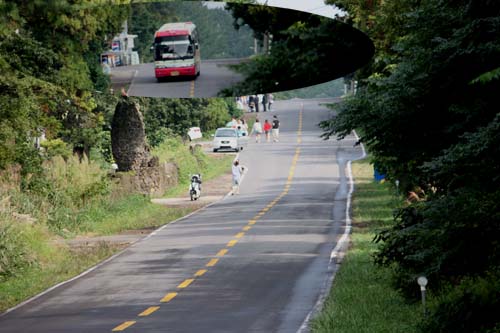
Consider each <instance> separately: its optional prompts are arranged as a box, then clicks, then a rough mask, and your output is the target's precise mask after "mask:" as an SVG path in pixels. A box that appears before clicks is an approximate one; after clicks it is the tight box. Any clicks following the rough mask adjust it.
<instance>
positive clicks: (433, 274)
mask: <svg viewBox="0 0 500 333" xmlns="http://www.w3.org/2000/svg"><path fill="white" fill-rule="evenodd" d="M331 2H333V3H336V4H339V5H341V6H342V7H343V8H345V9H346V10H347V11H348V12H349V14H350V20H351V21H352V22H353V23H354V24H357V25H358V26H359V27H360V28H363V29H364V30H365V31H367V33H368V34H369V35H370V36H371V37H372V38H373V39H374V41H375V45H376V46H377V54H376V57H375V58H374V61H373V62H372V63H371V64H370V66H368V67H367V68H364V69H363V70H362V71H360V72H359V73H358V74H357V77H358V79H359V80H360V85H361V88H360V89H359V92H358V94H357V95H356V96H354V97H353V98H352V99H350V100H349V101H347V102H346V103H344V104H342V105H340V106H339V107H338V109H337V111H338V116H337V117H335V118H334V119H332V120H330V121H327V122H324V123H323V124H322V125H323V127H324V128H325V130H326V135H327V136H330V135H337V136H338V137H340V138H342V137H344V136H345V135H347V134H348V133H350V132H351V131H352V130H353V129H360V130H361V131H360V132H361V133H362V136H361V141H362V142H363V143H365V144H366V145H367V147H368V148H369V150H370V152H371V153H372V157H373V160H374V162H375V163H376V164H377V166H378V168H379V169H381V170H383V171H384V172H386V174H387V176H388V178H389V179H391V180H399V181H400V184H401V185H400V186H401V188H402V189H403V190H404V191H405V192H406V191H413V193H412V196H413V201H412V202H410V203H408V205H407V206H405V207H401V208H400V209H398V211H397V213H396V215H395V224H394V226H393V227H392V228H390V229H387V230H385V231H382V232H381V233H380V234H379V235H378V237H377V239H376V240H377V241H378V242H380V244H381V247H380V250H379V252H378V254H377V256H376V261H377V262H378V263H379V264H383V265H387V266H390V267H393V268H394V277H395V283H396V286H397V287H398V288H399V289H400V290H401V291H402V292H403V293H405V294H406V295H408V296H410V295H414V296H416V295H418V292H419V291H418V288H417V286H416V283H415V279H416V277H417V276H419V275H421V274H423V275H426V276H427V277H428V279H429V281H430V282H429V286H428V287H429V288H430V290H431V291H432V292H433V293H434V295H437V296H439V298H438V299H437V301H436V305H435V307H434V308H433V311H432V314H431V318H430V320H429V322H428V323H427V324H426V326H425V328H424V331H426V332H444V331H446V332H450V331H453V332H479V331H485V330H488V329H490V330H494V327H496V328H498V316H496V315H494V314H495V313H499V312H500V306H499V303H498V297H497V296H493V295H497V294H498V289H497V288H498V283H497V282H495V281H497V280H498V278H499V277H500V275H499V267H500V243H499V241H498V240H499V239H500V215H499V213H498V212H499V211H500V209H499V199H500V190H499V189H500V177H499V175H500V172H499V171H500V167H499V165H498V161H499V160H500V148H499V147H500V146H499V144H500V132H499V129H500V123H499V121H500V115H499V112H498V91H499V89H500V81H499V80H498V68H499V67H500V60H499V59H500V33H499V32H500V3H498V2H494V1H486V0H483V1H469V0H460V1H453V2H450V1H441V0H434V1H431V0H427V1H412V0H405V1H370V2H366V1H331ZM417 196H418V197H417ZM471 286H474V287H473V288H472V287H471ZM454 287H455V288H456V289H453V288H454ZM452 290H453V291H452ZM495 290H496V291H495ZM488 295H490V296H488ZM495 325H497V326H495Z"/></svg>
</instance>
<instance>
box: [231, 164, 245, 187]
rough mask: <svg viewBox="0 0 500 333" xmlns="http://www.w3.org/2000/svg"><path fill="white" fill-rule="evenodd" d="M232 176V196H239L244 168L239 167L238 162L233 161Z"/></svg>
mask: <svg viewBox="0 0 500 333" xmlns="http://www.w3.org/2000/svg"><path fill="white" fill-rule="evenodd" d="M231 170H232V174H233V192H232V195H235V194H240V183H241V175H242V174H243V171H244V168H243V167H242V166H240V161H238V160H235V161H234V162H233V166H232V168H231Z"/></svg>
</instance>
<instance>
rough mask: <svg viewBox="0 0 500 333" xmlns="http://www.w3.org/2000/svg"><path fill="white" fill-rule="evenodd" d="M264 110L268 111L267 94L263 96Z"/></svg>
mask: <svg viewBox="0 0 500 333" xmlns="http://www.w3.org/2000/svg"><path fill="white" fill-rule="evenodd" d="M262 110H264V112H266V111H267V94H264V95H262Z"/></svg>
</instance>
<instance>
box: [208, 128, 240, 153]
mask: <svg viewBox="0 0 500 333" xmlns="http://www.w3.org/2000/svg"><path fill="white" fill-rule="evenodd" d="M247 144H248V132H246V131H240V135H238V130H237V129H236V128H229V127H222V128H218V129H217V130H216V131H215V134H214V139H213V141H212V148H213V151H214V152H217V151H219V150H234V151H240V150H243V148H244V147H246V146H247Z"/></svg>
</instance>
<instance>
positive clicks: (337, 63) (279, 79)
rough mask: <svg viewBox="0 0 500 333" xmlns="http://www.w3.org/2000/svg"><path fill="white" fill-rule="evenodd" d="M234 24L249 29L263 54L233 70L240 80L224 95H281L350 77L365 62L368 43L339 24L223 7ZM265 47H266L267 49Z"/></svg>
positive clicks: (308, 16) (310, 17)
mask: <svg viewBox="0 0 500 333" xmlns="http://www.w3.org/2000/svg"><path fill="white" fill-rule="evenodd" d="M227 8H228V9H230V10H231V11H232V13H233V16H234V17H235V21H234V22H235V23H234V24H235V26H236V27H241V26H246V25H248V26H250V27H251V28H252V29H253V30H254V35H255V37H256V38H258V39H259V40H261V41H262V44H263V51H262V54H260V55H258V56H256V57H254V58H253V59H252V61H250V62H247V63H244V64H241V65H238V66H235V68H236V69H237V70H239V71H240V72H242V73H243V74H244V76H245V81H243V82H241V83H239V84H237V85H235V86H234V87H232V88H231V89H228V90H226V91H223V92H222V94H223V95H231V96H234V95H243V94H249V93H255V92H269V91H271V92H274V91H285V90H291V89H296V88H302V87H307V86H310V85H315V84H319V83H323V82H328V81H331V80H333V79H336V78H339V77H342V76H343V75H346V74H349V73H351V72H352V71H354V70H355V69H356V68H359V67H360V66H362V65H364V64H366V62H367V61H368V60H369V59H370V58H371V56H372V54H373V45H372V44H371V42H370V41H369V39H368V38H366V36H365V35H364V34H363V33H361V32H359V31H358V30H356V29H353V28H352V27H350V26H349V25H347V24H344V23H342V22H340V21H338V20H332V19H329V18H324V17H320V16H317V15H311V14H309V13H305V12H301V11H295V10H287V9H279V8H276V7H269V6H261V5H246V4H235V3H233V4H231V3H229V4H227ZM268 44H269V46H267V45H268Z"/></svg>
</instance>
